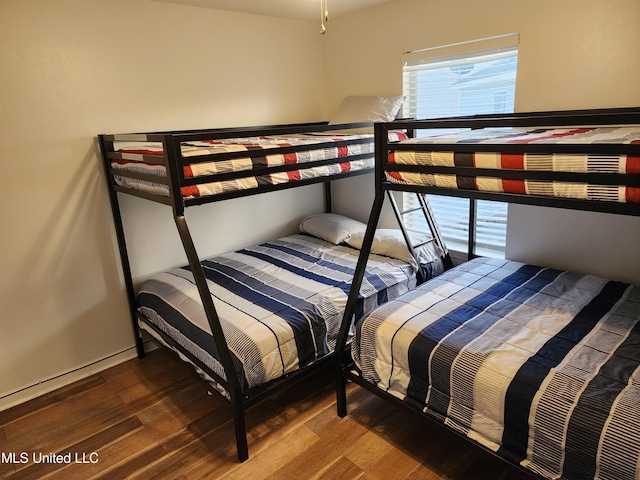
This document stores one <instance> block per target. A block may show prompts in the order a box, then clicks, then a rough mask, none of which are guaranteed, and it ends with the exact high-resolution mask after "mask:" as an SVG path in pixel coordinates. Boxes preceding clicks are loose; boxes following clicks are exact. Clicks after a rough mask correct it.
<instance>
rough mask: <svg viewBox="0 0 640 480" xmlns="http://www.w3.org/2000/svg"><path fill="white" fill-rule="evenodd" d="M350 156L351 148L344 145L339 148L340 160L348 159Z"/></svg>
mask: <svg viewBox="0 0 640 480" xmlns="http://www.w3.org/2000/svg"><path fill="white" fill-rule="evenodd" d="M348 155H349V147H347V146H346V145H343V146H342V147H338V158H340V157H346V156H348Z"/></svg>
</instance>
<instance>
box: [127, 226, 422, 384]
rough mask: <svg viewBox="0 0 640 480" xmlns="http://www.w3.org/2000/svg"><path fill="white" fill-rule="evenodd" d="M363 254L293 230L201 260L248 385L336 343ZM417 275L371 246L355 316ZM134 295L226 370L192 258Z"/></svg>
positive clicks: (147, 311)
mask: <svg viewBox="0 0 640 480" xmlns="http://www.w3.org/2000/svg"><path fill="white" fill-rule="evenodd" d="M358 254H359V251H358V250H356V249H354V248H351V247H349V246H346V245H335V244H333V243H331V242H328V241H325V240H321V239H318V238H316V237H313V236H309V235H304V234H296V235H291V236H289V237H284V238H281V239H278V240H275V241H272V242H268V243H264V244H261V245H258V246H255V247H250V248H245V249H242V250H239V251H236V252H232V253H228V254H225V255H221V256H219V257H216V258H212V259H210V260H204V261H202V266H203V268H204V272H205V276H206V277H207V283H208V286H209V290H210V292H211V295H212V297H213V301H214V305H215V307H216V310H217V313H218V316H219V317H220V322H221V325H222V329H223V331H224V333H225V339H226V343H227V345H229V349H230V351H231V356H232V359H233V361H234V364H235V368H236V371H237V372H238V377H239V379H240V383H241V385H243V387H244V388H249V387H254V386H257V385H261V384H264V383H266V382H268V381H270V380H273V379H276V378H280V377H281V376H283V375H285V374H287V373H290V372H293V371H295V370H298V369H299V368H301V367H303V366H306V365H309V364H311V363H313V362H314V361H315V360H317V359H319V358H321V357H324V356H325V355H327V354H329V353H330V352H332V351H333V350H334V348H335V343H336V339H337V335H338V331H339V328H340V323H341V320H342V315H343V312H344V308H345V306H346V301H347V296H348V293H349V288H350V284H351V280H352V277H353V273H354V270H355V266H356V263H357V260H358ZM415 284H416V279H415V274H414V268H413V267H412V266H411V265H409V264H407V263H406V262H403V261H401V260H397V259H392V258H389V257H384V256H376V255H372V256H371V257H370V260H369V263H368V267H367V272H366V278H365V281H363V285H362V288H361V290H360V298H359V304H358V308H357V312H358V314H357V316H358V317H359V316H362V315H363V314H364V313H367V312H369V311H371V310H372V309H373V308H375V307H376V306H378V305H379V304H381V303H384V302H385V301H387V300H389V299H392V298H395V297H397V296H398V295H400V294H402V293H405V292H407V291H408V290H409V289H411V288H413V287H415ZM137 300H138V305H139V308H138V312H139V316H140V317H141V321H140V325H141V327H142V328H144V329H145V330H150V329H153V326H155V327H156V329H159V330H160V331H161V332H162V333H164V334H165V335H167V336H169V337H170V338H171V339H172V340H173V341H174V342H176V343H177V344H178V345H180V346H181V347H182V348H184V349H186V350H187V351H188V352H190V354H192V355H193V356H195V357H196V358H197V359H198V360H199V361H200V362H203V363H204V364H205V365H206V366H207V367H208V368H210V369H211V370H212V371H213V372H214V373H216V374H217V375H219V376H220V377H222V378H226V376H225V373H224V371H223V369H222V366H221V364H220V363H219V358H218V356H217V353H216V352H217V349H216V347H215V342H214V339H213V336H212V335H211V329H210V327H209V323H208V320H207V316H206V314H205V312H204V310H203V306H202V301H201V299H200V296H199V293H198V290H197V288H196V285H195V282H194V279H193V275H192V274H191V271H190V270H189V267H183V268H177V269H173V270H171V271H169V272H164V273H160V274H157V275H155V276H153V277H152V278H150V279H149V280H147V281H146V282H144V283H143V284H142V285H141V288H140V290H139V293H138V297H137ZM147 323H150V324H152V326H151V327H150V326H148V325H147ZM150 333H153V332H150Z"/></svg>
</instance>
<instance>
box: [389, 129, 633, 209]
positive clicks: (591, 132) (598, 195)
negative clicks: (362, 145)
mask: <svg viewBox="0 0 640 480" xmlns="http://www.w3.org/2000/svg"><path fill="white" fill-rule="evenodd" d="M401 143H403V144H420V145H425V144H427V145H428V144H438V143H449V144H455V143H458V144H498V145H499V144H542V143H544V144H562V143H574V144H594V143H600V144H602V143H605V144H606V143H608V144H638V143H640V131H639V130H638V127H598V128H554V129H547V128H537V129H533V130H531V129H529V130H527V129H522V128H514V129H510V130H496V129H483V130H471V131H466V132H462V133H456V134H449V135H439V136H434V137H424V138H415V139H410V140H406V141H403V142H401ZM497 148H498V147H496V150H497ZM389 162H390V163H395V164H402V165H426V166H447V167H453V166H458V167H477V168H487V169H496V170H499V169H515V170H531V171H549V172H584V173H595V172H601V173H621V174H636V175H637V174H640V157H631V156H626V155H621V156H615V155H613V156H605V155H574V154H571V155H567V154H506V153H490V152H477V153H453V152H430V151H410V150H408V151H404V150H402V151H394V152H392V153H390V155H389ZM386 177H387V180H389V181H390V182H393V183H401V184H412V185H426V186H430V187H441V188H458V189H465V190H479V191H486V192H499V193H501V192H507V193H518V194H530V195H543V196H550V197H563V198H575V199H583V200H606V201H613V202H621V203H640V188H638V187H628V186H624V185H595V184H586V183H574V182H560V181H539V180H537V181H533V180H512V179H501V178H498V177H467V176H464V177H463V176H456V175H448V174H424V173H413V172H394V171H388V172H386Z"/></svg>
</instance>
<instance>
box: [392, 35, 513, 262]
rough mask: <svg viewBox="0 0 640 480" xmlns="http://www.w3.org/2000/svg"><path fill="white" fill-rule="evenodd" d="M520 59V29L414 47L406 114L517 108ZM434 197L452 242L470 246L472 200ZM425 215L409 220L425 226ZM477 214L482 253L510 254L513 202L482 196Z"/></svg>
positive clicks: (406, 198) (409, 197) (409, 200)
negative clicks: (507, 243) (509, 210)
mask: <svg viewBox="0 0 640 480" xmlns="http://www.w3.org/2000/svg"><path fill="white" fill-rule="evenodd" d="M517 63H518V35H517V34H508V35H501V36H497V37H491V38H486V39H481V40H474V41H470V42H462V43H458V44H454V45H446V46H442V47H434V48H427V49H423V50H419V51H414V52H408V53H406V54H404V55H403V73H402V77H403V94H404V96H405V103H404V106H403V115H404V116H405V117H412V118H437V117H449V116H459V115H473V114H484V113H509V112H513V108H514V99H515V88H516V71H517ZM437 133H439V134H442V133H443V131H442V130H439V131H438V132H437ZM419 134H420V135H422V136H425V135H430V134H433V132H428V131H421V132H419ZM428 200H429V203H430V204H431V207H432V209H433V212H434V215H435V217H436V220H437V222H438V225H439V227H440V230H441V232H442V234H443V236H444V238H445V241H446V242H447V245H448V247H449V248H450V249H452V250H461V251H466V250H467V243H468V235H469V232H468V218H469V202H470V200H468V199H464V198H454V197H443V196H439V195H429V196H428ZM403 203H404V210H408V209H410V208H412V207H414V206H417V199H416V198H415V195H414V194H407V193H405V194H404V195H403ZM412 215H413V217H412ZM419 216H420V214H418V213H414V214H408V215H407V218H406V219H405V221H406V222H408V223H409V224H415V227H416V229H418V230H420V229H421V227H422V225H421V222H422V223H424V220H421V219H420V218H419ZM476 217H477V221H476V253H478V254H480V255H486V256H494V257H495V256H497V257H504V247H505V238H506V222H507V205H506V204H503V203H498V202H489V201H478V202H477V208H476Z"/></svg>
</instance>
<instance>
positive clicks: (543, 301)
mask: <svg viewBox="0 0 640 480" xmlns="http://www.w3.org/2000/svg"><path fill="white" fill-rule="evenodd" d="M352 353H353V357H354V360H355V362H356V365H357V366H358V368H359V370H360V371H361V375H362V377H363V378H364V379H366V380H368V381H370V382H372V383H374V384H376V385H377V386H378V387H379V388H381V389H383V390H385V391H387V392H389V393H391V394H392V395H394V396H396V397H399V398H400V399H403V400H404V401H406V402H407V403H408V404H409V405H411V406H412V407H413V408H415V409H417V410H420V411H423V412H425V413H427V414H428V415H431V416H433V417H435V418H437V419H439V420H440V421H442V422H443V423H444V424H446V425H448V426H449V427H451V428H453V429H455V430H457V431H458V432H460V433H462V434H464V435H466V436H468V437H469V438H471V439H473V440H475V441H477V442H479V443H480V444H482V445H484V446H486V447H488V448H489V449H491V450H494V451H496V452H497V453H498V454H499V455H501V456H503V457H505V458H507V459H508V460H510V461H512V462H515V463H519V464H522V465H523V466H525V467H526V468H529V469H531V470H533V471H534V472H536V473H537V474H540V475H542V476H543V477H546V478H559V477H562V478H566V479H587V478H589V479H591V478H601V479H616V480H624V479H637V478H639V475H640V474H639V472H640V368H639V367H640V288H638V287H633V286H629V285H627V284H622V283H618V282H612V281H607V280H604V279H601V278H598V277H593V276H584V275H577V274H571V273H567V272H563V271H558V270H552V269H547V268H540V267H535V266H531V265H524V264H520V263H515V262H508V261H504V260H495V259H476V260H473V261H471V262H468V263H466V264H463V265H461V266H459V267H457V268H455V269H453V270H450V271H449V272H447V273H445V274H443V275H441V276H439V277H437V278H435V279H432V280H430V281H429V282H427V283H425V284H423V285H422V286H420V287H419V288H417V289H416V290H414V291H412V292H409V293H407V294H406V295H403V296H402V297H401V298H399V299H397V300H395V301H393V302H389V303H387V304H385V305H383V306H382V307H380V308H378V309H376V310H375V311H374V312H373V313H372V314H371V315H370V316H368V317H365V318H364V319H362V320H361V321H360V322H359V323H358V324H357V328H356V334H355V337H354V341H353V343H352Z"/></svg>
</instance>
